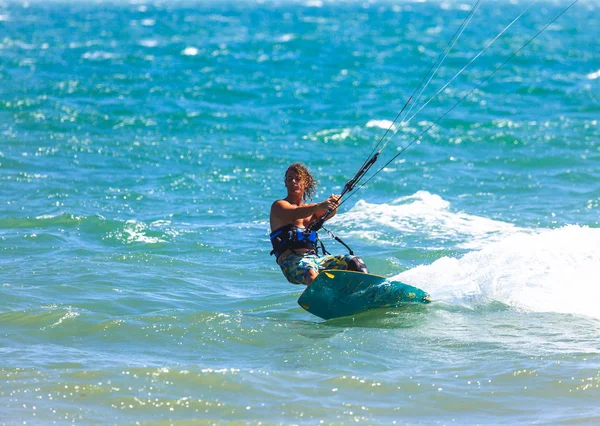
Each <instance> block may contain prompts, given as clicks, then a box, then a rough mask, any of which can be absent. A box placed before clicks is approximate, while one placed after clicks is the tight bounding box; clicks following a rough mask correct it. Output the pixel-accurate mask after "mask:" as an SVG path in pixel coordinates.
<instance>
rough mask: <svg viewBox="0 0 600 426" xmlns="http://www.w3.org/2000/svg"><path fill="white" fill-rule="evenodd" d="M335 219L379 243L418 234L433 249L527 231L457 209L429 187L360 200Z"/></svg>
mask: <svg viewBox="0 0 600 426" xmlns="http://www.w3.org/2000/svg"><path fill="white" fill-rule="evenodd" d="M334 221H341V222H342V223H344V227H345V228H346V229H354V231H351V232H350V233H351V234H355V235H356V234H358V236H359V237H361V238H364V239H367V240H370V241H373V242H374V243H375V244H381V245H391V246H398V245H402V244H403V239H404V238H406V237H410V236H417V237H419V238H421V239H422V244H421V245H422V247H424V248H429V249H434V248H440V247H444V246H447V243H448V241H449V240H455V241H456V246H455V247H456V248H458V249H471V250H472V249H480V248H482V247H484V246H485V245H486V244H488V243H489V242H490V241H498V240H500V239H502V238H504V237H506V236H507V235H513V234H517V233H521V232H526V231H525V230H524V229H521V228H518V227H516V226H514V225H513V224H510V223H506V222H500V221H495V220H492V219H488V218H485V217H481V216H475V215H470V214H467V213H464V212H455V211H453V210H452V209H451V206H450V203H449V202H448V201H446V200H444V199H443V198H442V197H440V196H438V195H435V194H431V193H429V192H427V191H419V192H417V193H415V194H413V195H410V196H406V197H401V198H398V199H396V200H394V201H392V202H391V203H389V204H387V203H384V204H370V203H367V202H366V201H363V200H360V201H358V202H357V203H356V205H355V206H354V207H353V208H352V209H351V210H350V211H348V212H347V213H344V214H340V215H338V216H337V217H336V218H334V219H333V220H332V223H334Z"/></svg>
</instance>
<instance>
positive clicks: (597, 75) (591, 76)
mask: <svg viewBox="0 0 600 426" xmlns="http://www.w3.org/2000/svg"><path fill="white" fill-rule="evenodd" d="M587 78H589V79H590V80H595V79H597V78H600V70H598V71H596V72H592V73H589V74H588V75H587Z"/></svg>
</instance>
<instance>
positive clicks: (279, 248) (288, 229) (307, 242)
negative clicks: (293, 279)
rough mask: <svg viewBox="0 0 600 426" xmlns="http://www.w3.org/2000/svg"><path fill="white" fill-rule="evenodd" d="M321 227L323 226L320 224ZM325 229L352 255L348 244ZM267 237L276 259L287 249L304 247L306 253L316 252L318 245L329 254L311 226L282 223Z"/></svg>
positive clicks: (317, 251)
mask: <svg viewBox="0 0 600 426" xmlns="http://www.w3.org/2000/svg"><path fill="white" fill-rule="evenodd" d="M321 227H323V226H322V225H321ZM323 229H325V228H323ZM325 231H326V232H327V233H328V234H329V235H330V236H331V237H332V238H333V239H335V240H336V241H337V242H338V243H340V244H341V245H343V246H344V247H346V248H347V249H348V252H349V253H350V254H351V255H352V256H354V252H353V251H352V249H351V248H350V247H348V245H347V244H346V243H344V242H343V241H342V240H341V238H339V237H337V236H336V235H333V233H332V232H330V231H329V230H327V229H325ZM269 238H270V240H271V244H272V245H273V250H271V255H275V257H276V258H277V259H279V256H281V255H282V254H283V253H284V252H285V251H286V250H288V249H291V250H297V249H306V250H307V251H306V253H308V254H318V253H319V250H318V249H319V246H320V247H321V251H322V253H323V255H326V254H331V253H329V252H328V251H327V250H325V245H324V244H323V242H322V241H321V240H320V239H319V234H318V233H317V231H316V230H314V229H311V227H308V228H300V227H298V226H296V225H284V226H282V227H280V228H277V229H276V230H275V231H273V232H271V235H270V236H269Z"/></svg>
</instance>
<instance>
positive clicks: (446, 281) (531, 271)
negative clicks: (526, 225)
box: [394, 225, 600, 318]
mask: <svg viewBox="0 0 600 426" xmlns="http://www.w3.org/2000/svg"><path fill="white" fill-rule="evenodd" d="M598 276H600V229H598V228H589V227H586V226H577V225H569V226H565V227H562V228H558V229H542V230H536V231H530V232H529V233H519V234H515V235H509V236H506V237H504V238H503V239H501V240H500V241H497V242H492V243H489V244H487V245H486V246H485V247H484V248H483V249H481V250H478V251H473V252H470V253H467V254H466V255H464V256H463V257H461V258H452V257H443V258H441V259H438V260H437V261H435V262H433V263H432V264H430V265H422V266H418V267H416V268H413V269H410V270H408V271H405V272H403V273H400V274H398V275H397V276H395V277H394V279H397V280H400V281H402V282H405V283H407V284H411V285H414V286H417V287H420V288H422V289H424V290H426V291H428V292H429V293H430V294H431V295H432V297H433V299H434V300H436V301H440V302H444V303H448V304H453V305H461V306H467V307H471V308H477V307H478V306H480V305H482V304H489V303H491V302H492V303H493V302H501V303H503V304H505V305H508V306H510V307H513V308H516V309H522V310H524V311H532V312H556V313H567V314H578V315H586V316H591V317H597V318H599V317H600V311H598V307H597V299H598V296H600V288H599V287H598V285H597V281H598Z"/></svg>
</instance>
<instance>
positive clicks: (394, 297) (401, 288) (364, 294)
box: [298, 269, 431, 320]
mask: <svg viewBox="0 0 600 426" xmlns="http://www.w3.org/2000/svg"><path fill="white" fill-rule="evenodd" d="M429 302H431V298H430V297H429V295H428V294H427V293H426V292H424V291H423V290H421V289H419V288H417V287H413V286H410V285H408V284H404V283H401V282H400V281H389V280H388V279H387V278H385V277H382V276H379V275H372V274H363V273H361V272H353V271H344V270H336V269H329V270H326V271H323V272H321V273H320V274H319V275H318V276H317V278H315V280H314V281H313V282H312V284H311V285H309V286H308V287H307V288H306V290H304V293H302V295H301V296H300V298H299V299H298V304H299V305H300V306H302V307H303V308H304V309H306V310H307V311H308V312H310V313H311V314H313V315H316V316H318V317H320V318H323V319H326V320H327V319H331V318H339V317H345V316H348V315H353V314H356V313H358V312H361V311H364V310H367V309H372V308H385V307H396V306H401V305H405V304H408V303H429Z"/></svg>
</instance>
